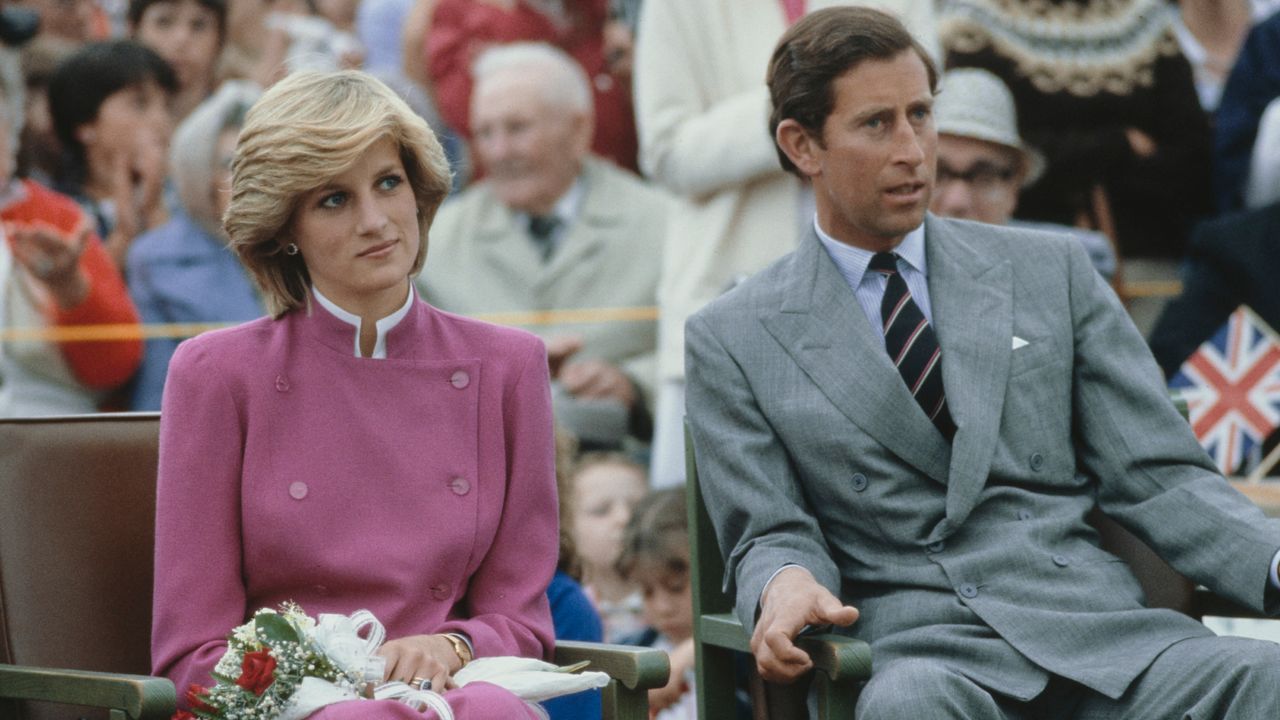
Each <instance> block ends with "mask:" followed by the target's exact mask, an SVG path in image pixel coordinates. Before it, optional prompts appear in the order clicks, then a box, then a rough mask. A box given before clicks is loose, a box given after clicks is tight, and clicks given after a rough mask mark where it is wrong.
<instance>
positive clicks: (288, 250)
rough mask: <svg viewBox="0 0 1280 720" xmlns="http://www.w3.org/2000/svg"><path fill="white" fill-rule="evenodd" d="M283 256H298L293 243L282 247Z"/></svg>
mask: <svg viewBox="0 0 1280 720" xmlns="http://www.w3.org/2000/svg"><path fill="white" fill-rule="evenodd" d="M284 254H285V255H297V254H298V246H297V245H296V244H294V243H289V244H288V245H285V246H284Z"/></svg>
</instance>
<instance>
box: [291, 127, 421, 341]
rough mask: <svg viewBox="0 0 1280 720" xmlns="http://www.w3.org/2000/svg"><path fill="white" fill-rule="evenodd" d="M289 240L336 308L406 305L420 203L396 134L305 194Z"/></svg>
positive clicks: (371, 310) (385, 311)
mask: <svg viewBox="0 0 1280 720" xmlns="http://www.w3.org/2000/svg"><path fill="white" fill-rule="evenodd" d="M291 230H292V231H291V232H290V233H289V238H288V239H287V240H286V242H288V241H292V242H294V243H296V244H297V245H298V249H299V250H301V253H302V260H303V262H305V263H306V265H307V271H308V272H310V274H311V281H312V282H313V283H315V286H316V288H317V289H318V290H319V291H320V292H321V293H323V294H324V296H325V297H327V298H329V299H330V300H332V301H333V302H335V303H337V304H338V306H339V307H341V308H343V309H345V310H347V311H349V312H352V313H355V314H357V315H361V316H367V315H376V316H378V317H385V316H386V315H389V314H391V313H392V312H394V311H395V309H396V308H398V307H399V306H400V305H402V304H403V303H404V300H405V293H406V292H407V290H408V285H409V271H410V269H412V268H413V263H414V261H415V260H417V257H418V246H419V243H420V239H419V234H418V205H417V202H416V201H415V197H414V194H413V188H412V187H411V186H410V185H409V178H408V175H407V174H406V173H405V170H404V164H403V163H402V162H401V160H400V149H399V146H398V145H397V144H396V142H395V141H394V140H393V139H391V138H383V139H382V140H379V141H378V142H377V143H375V144H374V145H373V146H372V147H370V148H369V150H368V151H366V152H365V153H364V154H363V155H361V157H360V159H359V160H357V161H356V163H355V164H354V165H352V166H351V167H350V168H348V169H347V170H346V171H345V172H343V173H341V174H339V175H338V176H337V177H335V178H333V179H332V180H330V181H329V182H327V183H325V184H324V185H323V186H321V187H319V188H316V189H315V190H312V191H311V192H309V193H306V194H304V195H303V196H302V198H301V202H300V204H299V206H298V209H297V210H296V211H294V217H293V223H292V228H291Z"/></svg>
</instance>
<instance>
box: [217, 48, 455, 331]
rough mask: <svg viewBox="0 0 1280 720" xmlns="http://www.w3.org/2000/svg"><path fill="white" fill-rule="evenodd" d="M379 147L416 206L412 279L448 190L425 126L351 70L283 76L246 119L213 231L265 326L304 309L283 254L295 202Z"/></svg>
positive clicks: (440, 154)
mask: <svg viewBox="0 0 1280 720" xmlns="http://www.w3.org/2000/svg"><path fill="white" fill-rule="evenodd" d="M384 138H391V139H392V140H394V141H395V142H396V144H397V145H398V146H399V147H400V160H401V162H402V163H404V169H405V174H406V175H407V176H408V179H409V185H410V187H412V188H413V194H414V198H415V200H416V203H417V206H418V227H419V233H420V238H419V247H418V257H417V259H416V260H415V261H414V264H413V268H412V270H410V274H411V275H416V274H417V273H418V271H419V270H421V269H422V263H423V261H424V260H425V258H426V254H427V232H428V230H429V229H430V226H431V220H432V219H433V218H434V217H435V214H436V210H437V209H438V208H439V207H440V203H441V202H443V201H444V198H445V196H446V195H447V194H448V192H449V184H450V174H449V163H448V160H446V159H445V155H444V150H443V149H442V148H441V147H440V143H439V141H437V140H436V136H435V133H433V132H431V128H430V127H428V126H427V123H426V121H424V120H423V119H422V118H420V117H418V115H416V114H415V113H414V112H413V111H412V110H411V109H409V106H408V105H406V104H405V103H404V101H403V100H401V99H400V98H399V97H398V96H397V95H396V94H395V93H394V92H392V91H391V90H390V89H389V88H388V87H387V86H386V85H384V84H383V83H382V82H380V81H379V80H377V79H376V78H374V77H373V76H371V75H368V74H366V73H363V72H359V71H356V70H344V71H339V72H299V73H295V74H293V75H290V76H289V77H287V78H285V79H284V80H282V81H280V82H279V83H277V84H276V85H275V86H273V87H272V88H271V89H270V90H268V91H267V92H266V93H265V94H263V96H262V99H261V100H259V101H258V102H257V104H255V105H254V106H253V108H252V109H251V110H249V113H248V114H247V115H246V116H245V122H244V127H243V128H242V129H241V131H240V140H239V142H238V143H237V145H236V154H235V159H234V160H233V161H232V163H231V202H230V204H229V205H228V206H227V211H226V213H225V214H224V215H223V219H222V223H223V226H224V227H225V228H226V231H227V236H228V238H229V239H230V244H231V248H232V249H233V250H235V252H236V254H238V255H239V256H240V261H241V262H242V263H244V265H245V267H247V268H248V269H249V271H250V272H251V273H252V274H253V277H254V280H256V281H257V283H258V286H259V288H261V290H262V295H263V299H264V300H265V301H266V304H267V310H268V312H270V313H271V315H272V316H273V317H280V316H281V315H283V314H285V313H286V312H289V311H290V310H293V309H295V308H298V307H302V306H304V305H306V303H307V300H308V294H307V293H308V291H309V290H310V288H311V276H310V274H309V273H308V272H307V266H306V264H305V263H304V262H303V260H302V257H301V256H300V255H288V254H286V253H285V252H284V248H285V245H287V244H288V242H289V238H288V237H287V235H288V232H289V226H290V224H291V222H292V219H293V215H294V212H295V211H296V210H297V207H298V204H299V202H300V200H301V198H302V196H304V195H305V194H307V193H309V192H311V191H312V190H314V189H316V188H318V187H320V186H322V185H324V184H325V183H326V182H328V181H329V180H331V179H332V178H334V177H336V176H338V175H340V174H342V173H343V172H345V171H346V170H347V169H349V168H350V167H352V166H353V165H354V164H355V163H356V161H357V160H359V159H360V157H361V156H362V155H363V154H364V153H365V151H367V150H368V149H369V147H371V146H372V145H374V144H376V143H377V142H378V141H380V140H382V139H384Z"/></svg>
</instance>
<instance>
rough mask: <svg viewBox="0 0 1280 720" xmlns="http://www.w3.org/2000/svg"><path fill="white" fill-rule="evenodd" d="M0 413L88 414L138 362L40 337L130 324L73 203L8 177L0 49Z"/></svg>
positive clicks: (111, 267)
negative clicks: (52, 331)
mask: <svg viewBox="0 0 1280 720" xmlns="http://www.w3.org/2000/svg"><path fill="white" fill-rule="evenodd" d="M0 85H3V91H4V95H3V98H0V223H2V224H3V233H0V235H3V239H0V417H17V416H29V415H55V414H66V413H82V412H93V411H94V410H96V409H97V408H98V405H99V404H100V403H101V402H103V401H104V400H105V399H106V397H107V396H108V394H109V393H110V392H111V391H112V390H113V389H115V388H116V387H118V386H120V385H121V384H123V383H124V382H125V381H126V380H128V379H129V378H130V377H131V376H132V375H133V372H134V370H135V369H136V368H137V367H138V362H139V361H140V360H141V358H142V342H141V341H140V340H137V339H136V338H135V339H129V340H113V341H98V342H95V341H75V340H71V339H68V340H63V341H55V340H52V339H49V338H47V337H45V336H42V335H41V334H40V333H41V332H42V331H45V330H49V329H58V328H68V329H69V328H72V327H78V326H83V325H93V324H109V325H131V324H132V325H136V324H137V322H138V316H137V313H136V312H135V310H134V308H133V304H132V303H130V302H129V296H128V293H127V292H126V290H125V286H124V281H123V279H121V277H120V273H119V272H118V271H117V270H116V267H115V264H114V263H113V262H112V261H111V258H110V257H109V256H108V255H107V253H106V251H105V250H104V249H103V247H102V244H101V243H100V242H99V240H98V238H97V237H96V236H95V235H94V233H93V230H92V227H91V224H90V222H89V220H88V218H86V217H85V215H84V213H83V212H82V211H81V210H80V208H79V207H77V206H76V204H75V202H74V201H72V200H71V199H70V198H67V197H64V196H62V195H59V194H58V193H55V192H53V191H52V190H49V189H47V188H44V187H42V186H41V185H39V184H37V183H35V182H33V181H31V180H19V179H17V178H15V177H14V176H13V170H14V167H15V159H16V149H17V144H16V141H17V138H18V135H19V130H20V127H21V125H22V117H23V114H22V81H21V76H20V72H19V70H18V60H17V57H16V55H14V54H13V52H12V51H10V50H3V51H0Z"/></svg>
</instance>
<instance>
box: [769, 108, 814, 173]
mask: <svg viewBox="0 0 1280 720" xmlns="http://www.w3.org/2000/svg"><path fill="white" fill-rule="evenodd" d="M773 137H774V140H775V141H776V142H777V143H778V147H780V148H782V152H784V153H786V156H787V157H788V158H789V159H790V160H791V164H793V165H795V166H796V168H798V169H799V170H800V172H801V174H803V175H806V176H808V177H813V176H814V175H817V174H818V173H819V172H821V170H822V163H821V162H819V156H818V151H820V150H822V142H821V139H820V138H816V137H814V136H813V135H811V134H810V133H809V131H808V130H806V129H805V128H804V126H803V125H801V124H800V123H798V122H796V121H795V120H794V119H792V118H787V119H786V120H783V121H782V122H780V123H778V130H777V132H775V133H774V136H773Z"/></svg>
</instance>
